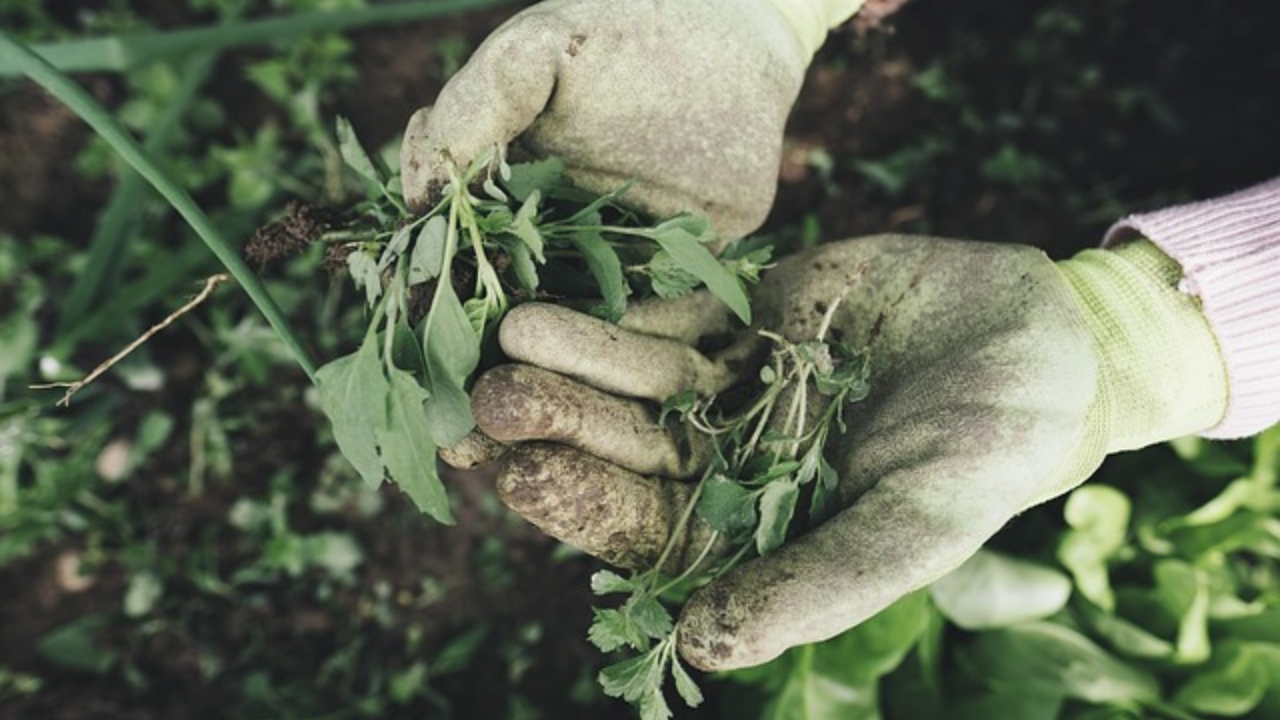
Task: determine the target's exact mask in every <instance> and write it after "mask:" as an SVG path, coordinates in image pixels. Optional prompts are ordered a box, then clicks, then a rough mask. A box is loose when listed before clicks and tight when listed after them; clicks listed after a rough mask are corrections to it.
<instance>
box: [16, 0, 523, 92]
mask: <svg viewBox="0 0 1280 720" xmlns="http://www.w3.org/2000/svg"><path fill="white" fill-rule="evenodd" d="M512 1H513V0H418V1H416V2H401V3H393V4H390V5H373V6H369V7H362V8H351V9H348V10H334V11H314V12H307V13H298V14H296V15H290V16H288V17H279V18H267V19H264V20H252V21H246V22H239V23H229V24H223V25H218V26H215V27H205V28H192V29H190V30H174V31H169V32H155V33H138V34H136V35H118V36H111V37H104V38H92V39H87V40H74V41H68V42H58V43H48V44H42V45H36V46H35V47H34V51H35V53H36V54H38V55H40V56H41V57H43V58H44V59H45V60H47V61H49V63H50V64H52V65H53V66H54V67H56V68H58V69H59V70H62V71H64V72H123V71H125V70H128V69H129V68H132V67H135V66H137V65H140V64H142V63H145V62H147V61H149V60H155V59H157V58H164V57H173V56H182V55H188V54H190V53H192V52H195V51H199V50H222V49H226V48H229V47H234V46H237V45H253V44H259V43H267V42H276V41H279V40H287V39H289V38H294V37H299V36H302V35H308V34H311V33H317V32H334V31H339V30H350V29H353V28H357V27H365V26H370V25H379V24H384V23H394V22H406V21H410V20H425V19H429V18H433V17H439V16H441V15H447V14H450V13H458V12H463V11H467V10H478V9H481V8H488V7H494V6H497V5H503V4H509V3H511V2H512ZM18 74H22V69H21V67H20V66H19V65H18V64H17V63H16V62H15V61H13V60H6V59H3V58H0V77H4V76H6V75H18Z"/></svg>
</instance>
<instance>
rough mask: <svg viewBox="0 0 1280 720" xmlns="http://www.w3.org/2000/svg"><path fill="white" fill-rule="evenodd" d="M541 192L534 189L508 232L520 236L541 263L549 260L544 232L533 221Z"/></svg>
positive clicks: (536, 213)
mask: <svg viewBox="0 0 1280 720" xmlns="http://www.w3.org/2000/svg"><path fill="white" fill-rule="evenodd" d="M539 197H540V196H539V193H538V191H537V190H534V191H533V193H532V194H531V195H529V197H528V198H526V199H525V201H524V204H523V205H521V206H520V209H519V210H517V211H516V216H515V218H514V219H513V220H512V221H511V227H509V228H507V232H509V233H511V234H512V235H515V236H516V237H518V238H520V240H521V242H523V243H524V244H525V246H526V247H528V248H529V252H531V253H533V257H534V258H535V259H537V261H538V262H540V263H545V262H546V261H547V258H546V256H545V255H544V254H543V246H544V243H543V240H542V233H541V232H539V231H538V228H537V226H536V225H534V223H533V221H534V219H535V218H536V217H537V215H538V199H539Z"/></svg>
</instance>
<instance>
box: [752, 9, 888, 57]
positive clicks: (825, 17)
mask: <svg viewBox="0 0 1280 720" xmlns="http://www.w3.org/2000/svg"><path fill="white" fill-rule="evenodd" d="M769 2H770V3H771V4H772V5H773V6H774V7H776V8H777V9H778V12H779V13H780V14H781V15H782V17H784V18H786V20H787V24H788V25H790V26H791V29H792V30H794V31H795V33H796V36H797V37H798V38H799V39H800V44H801V45H802V46H803V47H804V51H805V61H806V62H808V60H809V59H810V58H812V57H813V54H814V53H816V52H818V48H820V47H822V43H823V41H825V40H826V39H827V31H828V30H830V29H831V28H833V27H835V26H837V25H839V24H840V23H842V22H844V21H846V20H848V19H849V18H851V17H853V16H854V14H855V13H857V12H858V10H860V9H862V5H863V4H864V3H865V2H866V0H769Z"/></svg>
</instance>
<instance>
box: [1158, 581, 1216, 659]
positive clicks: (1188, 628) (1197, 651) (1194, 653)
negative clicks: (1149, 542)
mask: <svg viewBox="0 0 1280 720" xmlns="http://www.w3.org/2000/svg"><path fill="white" fill-rule="evenodd" d="M1152 572H1153V573H1154V575H1155V581H1156V597H1157V598H1159V600H1160V603H1161V604H1162V605H1164V607H1165V608H1166V609H1168V610H1169V612H1170V613H1172V614H1173V615H1174V617H1177V618H1178V639H1177V641H1176V643H1175V647H1176V648H1177V655H1176V657H1177V658H1178V659H1179V660H1181V661H1182V662H1188V663H1198V662H1203V661H1205V660H1207V659H1208V658H1209V653H1210V648H1209V583H1208V577H1207V576H1206V575H1205V572H1204V571H1203V570H1201V569H1199V568H1197V567H1195V566H1194V565H1191V564H1189V563H1185V562H1182V561H1181V560H1160V561H1157V562H1156V563H1155V565H1154V566H1153V568H1152Z"/></svg>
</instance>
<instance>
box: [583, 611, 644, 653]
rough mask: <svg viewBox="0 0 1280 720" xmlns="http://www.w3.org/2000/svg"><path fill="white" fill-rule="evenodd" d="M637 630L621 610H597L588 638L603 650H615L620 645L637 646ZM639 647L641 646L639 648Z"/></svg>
mask: <svg viewBox="0 0 1280 720" xmlns="http://www.w3.org/2000/svg"><path fill="white" fill-rule="evenodd" d="M636 635H637V634H636V632H635V629H634V627H633V626H632V624H631V622H630V621H629V620H628V619H627V617H626V615H624V614H623V613H622V611H621V610H613V609H608V610H596V611H595V619H594V620H592V621H591V628H590V629H588V630H587V639H588V640H590V641H591V644H592V645H595V646H596V647H597V648H600V650H601V651H602V652H613V651H614V650H617V649H618V648H620V647H623V646H630V647H637V644H636V640H637V637H636ZM637 649H639V648H637Z"/></svg>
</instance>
